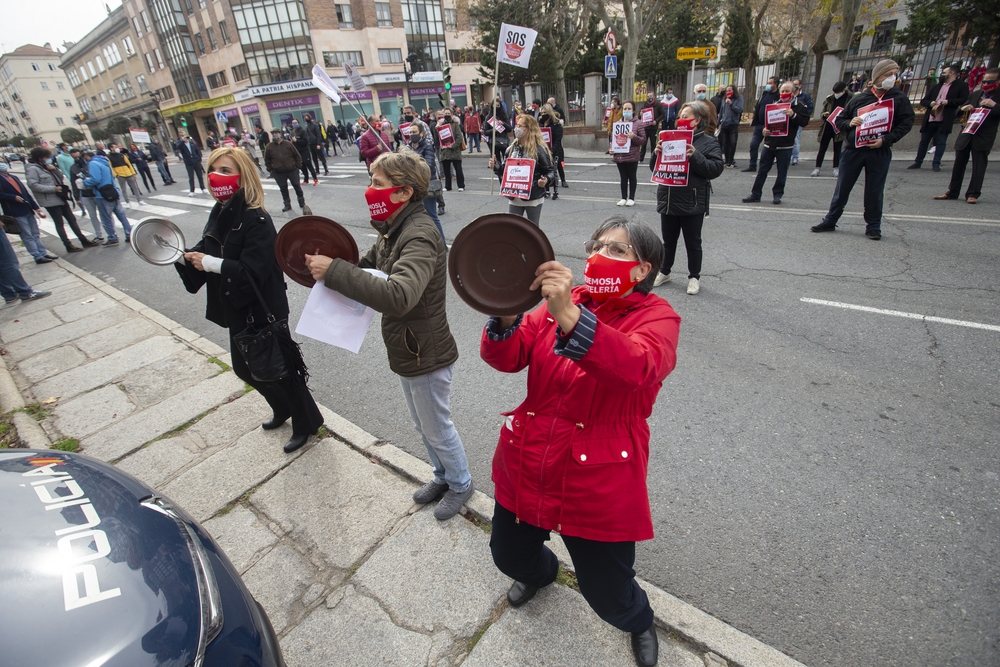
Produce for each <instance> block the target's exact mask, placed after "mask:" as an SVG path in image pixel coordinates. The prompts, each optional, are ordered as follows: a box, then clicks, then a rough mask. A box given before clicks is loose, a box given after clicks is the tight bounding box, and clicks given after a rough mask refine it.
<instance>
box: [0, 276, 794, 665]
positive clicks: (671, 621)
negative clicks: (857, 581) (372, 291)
mask: <svg viewBox="0 0 1000 667" xmlns="http://www.w3.org/2000/svg"><path fill="white" fill-rule="evenodd" d="M60 266H61V267H62V268H63V269H66V270H67V271H68V272H69V273H72V274H73V275H75V276H77V277H79V278H80V279H82V280H83V281H85V282H87V283H89V284H90V285H93V286H94V287H96V288H97V289H99V290H100V291H101V292H102V293H104V294H106V295H108V296H109V297H111V298H113V299H115V300H116V301H118V302H120V303H121V304H122V305H125V306H127V307H129V308H130V309H132V310H134V311H136V312H137V313H139V314H140V315H142V316H143V317H145V318H147V319H149V320H151V321H153V322H155V323H156V324H158V325H160V326H162V327H164V328H165V329H167V330H168V331H169V332H170V333H171V334H173V335H174V336H177V338H179V339H180V340H182V341H183V342H184V343H186V344H187V345H189V346H190V347H192V348H194V349H195V350H197V351H198V352H201V353H202V354H205V355H207V356H211V357H217V358H218V357H221V356H223V355H225V354H228V353H227V351H226V350H224V349H223V348H221V347H219V346H218V345H216V344H215V343H213V342H212V341H210V340H208V339H207V338H204V337H202V336H200V335H198V334H196V333H195V332H193V331H191V330H190V329H187V328H186V327H183V326H181V325H180V324H178V323H177V322H174V321H173V320H171V319H170V318H168V317H165V316H164V315H161V314H160V313H158V312H156V311H155V310H153V309H151V308H149V307H148V306H146V305H145V304H143V303H140V302H139V301H137V300H136V299H133V298H132V297H130V296H128V295H127V294H125V293H124V292H122V291H121V290H118V289H115V288H114V287H112V286H111V285H108V284H107V283H106V282H104V281H103V280H101V279H100V278H96V277H94V276H92V275H91V274H89V273H87V272H86V271H84V270H83V269H80V268H78V267H76V266H73V265H72V264H66V263H60ZM24 405H25V403H24V398H23V397H22V396H21V392H20V390H18V389H17V386H16V385H15V384H14V380H13V378H12V377H11V374H10V370H9V369H8V368H7V364H6V362H5V361H4V360H3V359H2V358H0V407H2V410H3V412H9V411H10V410H19V409H21V408H23V407H24ZM319 408H320V411H321V412H322V414H323V417H324V419H325V424H324V425H325V426H326V429H327V430H328V431H330V432H331V433H333V434H335V435H336V436H337V437H338V438H340V439H341V440H343V441H344V442H346V443H347V444H348V445H349V446H350V447H351V448H352V449H354V450H356V451H358V452H360V453H362V454H364V455H365V456H368V457H369V458H371V459H372V460H374V461H377V462H378V463H379V464H380V465H383V466H385V467H387V468H389V469H391V470H393V471H395V472H396V473H397V474H399V475H401V476H403V477H405V478H407V479H409V480H411V481H413V482H417V483H421V484H422V483H424V482H425V481H426V480H427V479H428V478H429V477H430V472H431V466H430V465H429V464H428V463H425V462H424V461H422V460H420V459H418V458H416V457H415V456H413V455H411V454H408V453H407V452H405V451H403V450H402V449H400V448H399V447H396V446H395V445H392V444H389V443H386V442H383V441H380V440H379V439H378V438H376V437H375V436H374V435H371V434H370V433H368V432H367V431H365V430H364V429H362V428H361V427H359V426H357V425H356V424H354V423H352V422H350V421H348V420H346V419H344V418H343V417H341V416H340V415H338V414H337V413H336V412H334V411H332V410H330V409H329V408H327V407H325V406H323V405H320V406H319ZM13 421H14V423H15V426H16V428H17V432H18V437H19V439H20V440H21V442H22V443H24V444H25V446H26V447H29V448H38V449H48V448H50V447H51V443H50V441H49V439H48V436H46V435H45V432H44V431H43V430H42V428H41V426H40V425H39V424H38V422H36V421H35V420H34V419H33V418H32V417H31V416H30V415H28V414H25V413H23V412H18V413H15V414H14V415H13ZM22 429H24V430H22ZM493 505H494V500H493V498H491V497H489V496H488V495H486V494H485V493H483V492H481V491H475V492H474V493H473V496H472V498H470V500H469V502H467V503H466V505H465V506H466V508H467V510H468V512H470V513H472V514H473V515H474V516H475V517H476V518H477V519H478V520H480V521H484V522H491V521H492V520H493ZM550 547H551V548H552V549H553V551H554V552H555V553H556V555H557V556H558V558H559V561H560V563H561V564H562V565H563V567H564V568H566V569H568V570H573V562H572V560H571V559H570V557H569V552H568V551H566V548H565V546H564V545H563V543H562V540H561V539H559V540H553V541H552V543H551V544H550ZM637 579H638V577H637ZM638 581H639V583H640V585H641V586H642V587H643V589H644V590H645V591H646V593H647V595H648V596H649V602H650V605H651V606H652V607H653V613H654V622H655V623H656V624H657V625H659V626H660V627H661V628H663V629H664V630H667V631H669V632H675V633H676V634H677V635H679V636H680V637H682V638H683V639H684V640H686V641H688V642H690V643H691V644H694V645H695V646H697V647H699V648H700V649H702V650H705V651H709V652H712V653H715V654H717V655H719V656H721V657H722V658H724V659H725V660H727V661H728V662H729V664H731V665H736V666H738V667H805V666H804V665H803V664H802V663H800V662H798V661H796V660H794V659H792V658H790V657H789V656H787V655H785V654H784V653H782V652H780V651H778V650H777V649H775V648H773V647H771V646H768V645H767V644H764V643H763V642H760V641H758V640H756V639H754V638H753V637H751V636H750V635H747V634H745V633H743V632H740V631H739V630H737V629H736V628H734V627H732V626H731V625H729V624H727V623H724V622H723V621H720V620H719V619H717V618H715V617H714V616H711V615H710V614H707V613H705V612H703V611H702V610H700V609H698V608H697V607H694V606H693V605H690V604H688V603H686V602H684V601H683V600H681V599H679V598H677V597H675V596H673V595H671V594H670V593H667V592H666V591H664V590H662V589H661V588H658V587H657V586H654V585H652V584H650V583H649V582H647V581H644V580H642V579H638Z"/></svg>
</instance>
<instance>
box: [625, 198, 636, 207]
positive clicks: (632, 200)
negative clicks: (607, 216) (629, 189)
mask: <svg viewBox="0 0 1000 667" xmlns="http://www.w3.org/2000/svg"><path fill="white" fill-rule="evenodd" d="M625 205H626V206H635V200H634V199H629V200H628V201H627V202H625Z"/></svg>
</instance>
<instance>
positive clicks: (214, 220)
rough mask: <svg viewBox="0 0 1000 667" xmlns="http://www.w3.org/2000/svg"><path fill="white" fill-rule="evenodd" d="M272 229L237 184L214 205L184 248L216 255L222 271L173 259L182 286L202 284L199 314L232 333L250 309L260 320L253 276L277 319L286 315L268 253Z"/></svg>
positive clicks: (279, 278)
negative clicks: (197, 238)
mask: <svg viewBox="0 0 1000 667" xmlns="http://www.w3.org/2000/svg"><path fill="white" fill-rule="evenodd" d="M277 235H278V234H277V232H276V231H275V229H274V223H273V222H271V216H270V215H268V213H267V211H265V210H264V209H261V208H248V207H247V206H246V204H245V202H244V200H243V191H242V190H239V191H237V192H236V194H235V195H233V198H232V199H230V200H229V201H228V202H226V205H225V206H223V205H222V204H216V205H215V208H213V209H212V212H211V213H210V214H209V216H208V224H206V225H205V231H204V232H203V236H202V238H201V240H200V241H198V243H197V244H195V246H194V247H193V248H190V249H188V252H203V253H205V254H206V255H212V256H213V257H221V258H222V259H223V262H222V273H221V274H218V273H209V272H207V271H199V270H197V269H196V268H194V267H193V266H192V265H191V264H189V263H185V264H174V266H176V267H177V273H179V274H180V276H181V279H182V280H183V281H184V287H185V288H187V291H188V292H190V293H192V294H195V293H197V292H198V290H200V289H201V287H202V285H207V286H208V287H207V289H208V305H207V307H206V309H205V317H206V318H207V319H208V320H209V321H211V322H215V323H216V324H218V325H219V326H220V327H226V328H229V329H230V330H231V331H232V332H233V333H238V332H240V331H242V330H243V329H244V328H246V326H247V315H248V314H249V313H250V312H251V311H252V313H253V317H254V320H255V323H256V324H257V326H262V325H263V324H264V323H265V322H266V321H267V318H266V316H265V314H264V308H263V307H262V306H261V304H260V302H259V301H258V299H257V296H256V295H255V294H254V291H253V287H251V285H250V280H254V281H255V282H256V284H257V287H258V289H260V291H261V294H262V295H263V296H264V301H265V302H266V303H267V305H268V307H269V308H270V310H271V314H273V315H274V316H275V317H276V318H278V319H279V320H280V319H282V318H284V317H288V297H287V296H286V295H285V290H286V289H287V286H286V285H285V278H284V275H283V274H282V273H281V267H279V266H278V260H277V259H276V258H275V256H274V240H275V238H276V237H277Z"/></svg>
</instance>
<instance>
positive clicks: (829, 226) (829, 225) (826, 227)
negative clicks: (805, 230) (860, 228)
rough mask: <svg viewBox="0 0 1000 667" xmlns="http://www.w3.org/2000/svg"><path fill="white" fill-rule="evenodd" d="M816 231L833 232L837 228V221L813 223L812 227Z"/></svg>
mask: <svg viewBox="0 0 1000 667" xmlns="http://www.w3.org/2000/svg"><path fill="white" fill-rule="evenodd" d="M810 229H811V230H813V231H814V232H832V231H834V230H835V229H837V223H835V222H821V223H819V224H818V225H813V226H812V227H810Z"/></svg>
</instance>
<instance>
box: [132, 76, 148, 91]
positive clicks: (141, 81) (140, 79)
mask: <svg viewBox="0 0 1000 667" xmlns="http://www.w3.org/2000/svg"><path fill="white" fill-rule="evenodd" d="M135 82H136V84H137V85H138V86H139V92H140V93H148V92H149V88H148V87H147V86H146V75H145V74H136V75H135Z"/></svg>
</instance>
